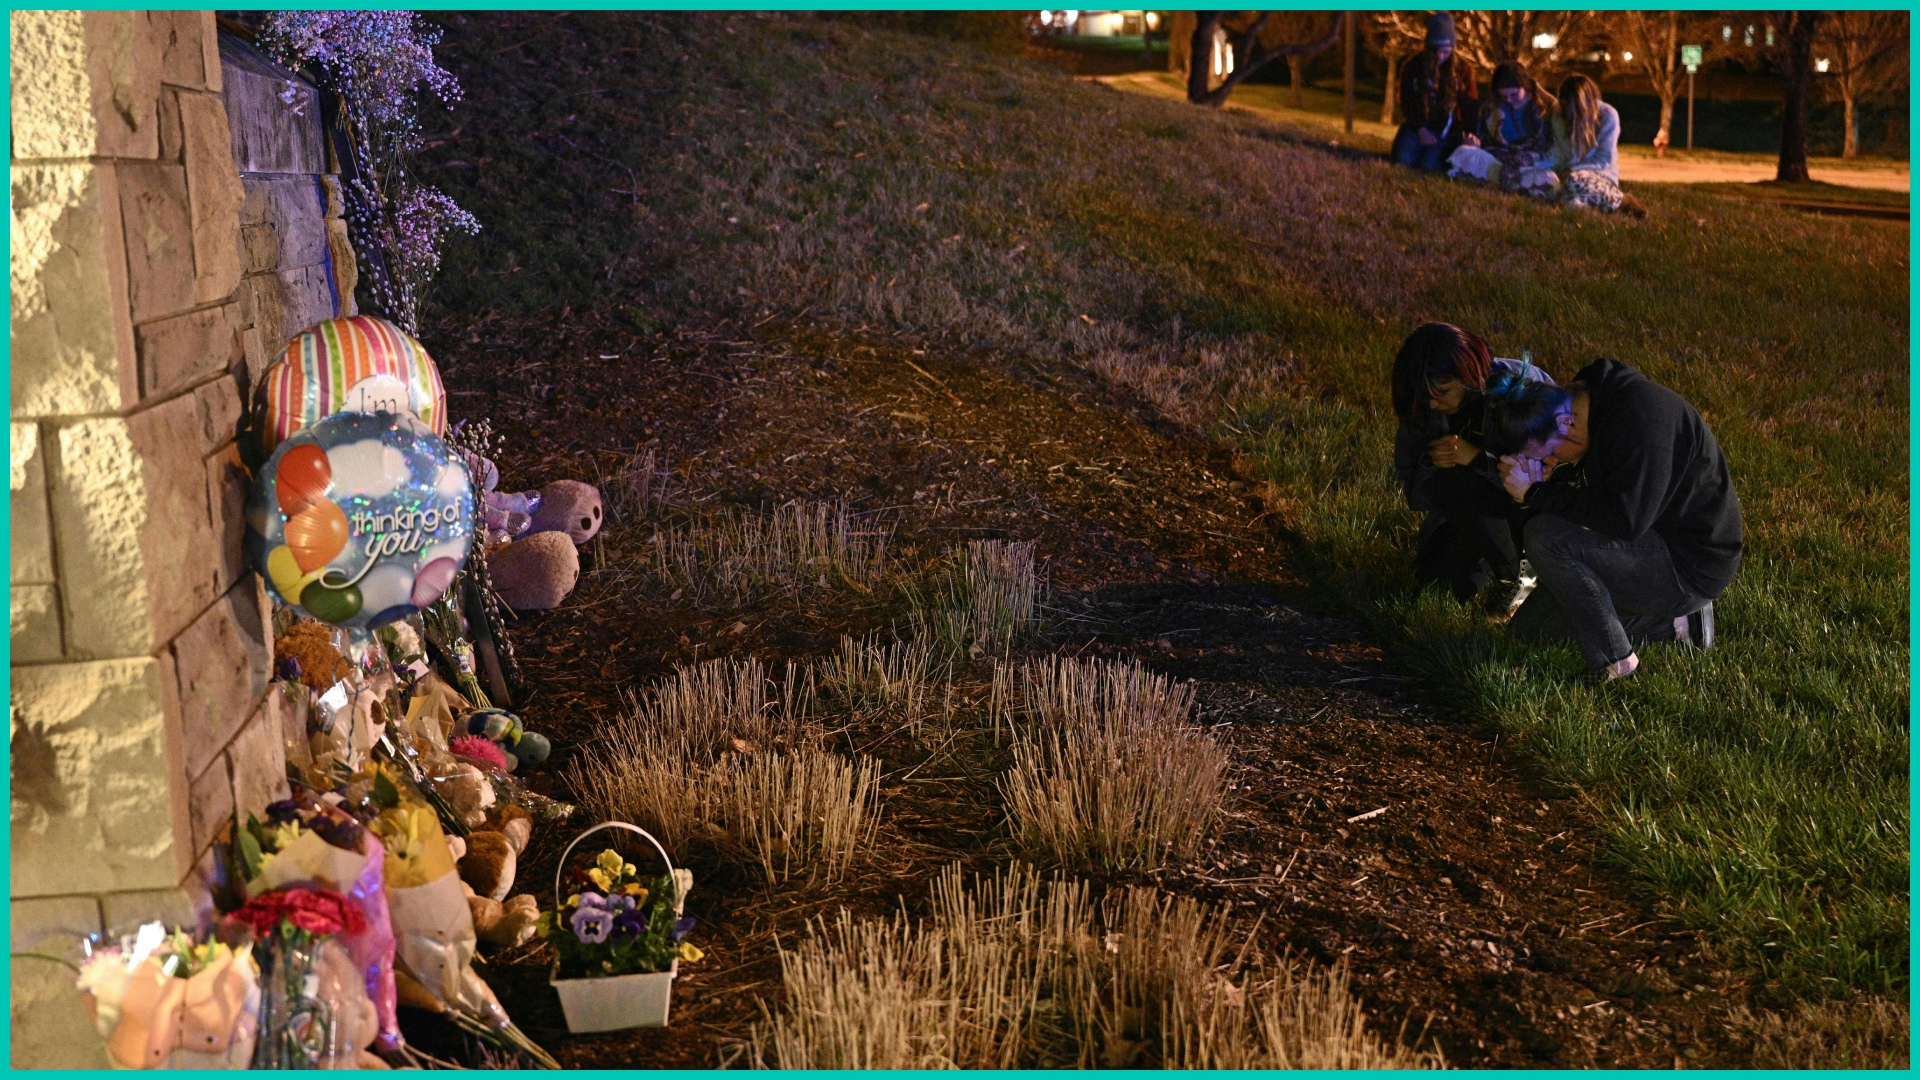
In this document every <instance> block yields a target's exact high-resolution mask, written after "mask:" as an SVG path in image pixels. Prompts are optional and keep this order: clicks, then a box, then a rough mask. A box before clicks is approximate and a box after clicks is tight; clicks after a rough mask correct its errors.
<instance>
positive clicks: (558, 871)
mask: <svg viewBox="0 0 1920 1080" xmlns="http://www.w3.org/2000/svg"><path fill="white" fill-rule="evenodd" d="M601 829H625V830H627V831H628V832H634V833H639V834H640V835H641V836H643V837H645V838H646V841H647V843H649V844H652V845H653V850H655V851H657V852H659V853H660V861H661V862H664V863H666V864H667V876H668V877H672V876H673V860H672V859H671V858H669V857H668V856H667V849H666V848H663V847H661V846H660V841H658V840H655V839H654V838H653V834H652V833H650V832H648V831H647V830H645V829H643V828H641V827H640V826H638V825H629V824H627V823H626V822H624V821H603V822H601V823H600V824H598V825H595V826H594V827H593V828H591V829H588V830H587V831H586V832H583V833H581V834H580V835H579V836H576V837H574V838H573V843H571V844H568V845H567V850H565V851H563V852H561V853H560V865H559V866H557V867H555V868H554V871H553V910H555V911H559V910H560V908H561V905H562V903H563V901H562V898H561V896H560V882H561V880H562V879H563V878H564V877H565V876H566V873H567V859H568V858H570V857H571V856H572V855H573V849H574V848H576V847H579V846H580V841H582V840H585V839H586V838H587V837H589V836H592V835H593V834H594V833H597V832H599V831H600V830H601Z"/></svg>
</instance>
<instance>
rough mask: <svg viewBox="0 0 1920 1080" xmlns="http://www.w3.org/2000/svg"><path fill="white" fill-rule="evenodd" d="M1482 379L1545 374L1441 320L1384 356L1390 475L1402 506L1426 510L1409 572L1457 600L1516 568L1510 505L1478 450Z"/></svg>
mask: <svg viewBox="0 0 1920 1080" xmlns="http://www.w3.org/2000/svg"><path fill="white" fill-rule="evenodd" d="M1490 377H1491V378H1495V379H1500V380H1504V379H1509V378H1515V379H1521V380H1545V381H1549V382H1550V381H1551V380H1549V379H1547V374H1546V372H1544V371H1541V370H1540V369H1539V368H1536V367H1533V366H1532V365H1530V364H1523V363H1522V362H1520V361H1517V360H1506V359H1496V358H1495V357H1494V355H1493V349H1492V347H1491V346H1489V345H1488V344H1487V342H1486V339H1485V338H1482V337H1481V336H1480V335H1478V334H1475V333H1472V332H1470V331H1467V330H1462V329H1461V328H1459V327H1457V326H1454V325H1452V324H1450V323H1439V322H1435V323H1428V324H1426V325H1425V326H1422V327H1420V328H1419V329H1417V330H1415V331H1414V332H1413V333H1412V334H1410V335H1408V336H1407V340H1406V341H1405V342H1404V343H1403V344H1402V345H1401V346H1400V352H1399V355H1397V356H1395V357H1394V361H1393V411H1394V414H1395V415H1396V416H1398V417H1399V419H1400V428H1399V431H1398V432H1397V433H1396V434H1395V436H1394V443H1393V469H1394V474H1395V475H1396V476H1397V477H1398V478H1399V481H1400V484H1401V486H1402V489H1403V490H1404V491H1405V493H1406V498H1407V506H1408V507H1409V508H1410V509H1413V510H1419V511H1424V512H1425V513H1426V518H1425V520H1424V521H1423V522H1422V523H1421V525H1420V537H1419V540H1418V542H1417V543H1416V546H1415V556H1414V578H1415V579H1416V580H1418V581H1419V582H1421V583H1422V584H1425V583H1427V582H1431V581H1440V582H1444V583H1445V584H1446V585H1447V586H1448V587H1449V588H1450V589H1451V590H1452V591H1453V594H1454V596H1455V597H1456V598H1458V599H1459V600H1460V602H1462V603H1465V602H1467V601H1469V600H1471V599H1473V597H1474V595H1475V594H1476V593H1478V592H1479V591H1480V589H1481V588H1482V587H1484V586H1485V585H1486V584H1487V583H1488V582H1490V581H1496V580H1497V581H1501V582H1513V581H1516V580H1517V579H1518V573H1519V555H1518V553H1517V551H1516V549H1515V547H1514V542H1513V531H1512V528H1511V526H1510V525H1509V524H1508V517H1509V515H1510V513H1511V506H1510V502H1509V500H1508V499H1507V497H1506V495H1505V494H1504V493H1503V492H1502V491H1501V489H1500V476H1499V473H1498V471H1497V465H1496V463H1495V461H1494V459H1493V458H1492V457H1491V456H1489V455H1488V454H1485V453H1483V452H1482V451H1481V441H1482V438H1483V436H1482V434H1481V419H1482V414H1483V410H1484V407H1485V397H1484V391H1485V390H1486V387H1487V381H1488V379H1489V378H1490Z"/></svg>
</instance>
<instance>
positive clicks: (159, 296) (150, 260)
mask: <svg viewBox="0 0 1920 1080" xmlns="http://www.w3.org/2000/svg"><path fill="white" fill-rule="evenodd" d="M118 175H119V180H120V218H121V227H122V230H123V233H124V235H125V237H126V244H127V294H128V297H129V299H130V300H131V301H132V303H133V321H134V322H136V323H141V322H149V321H151V320H153V319H158V318H163V317H165V316H168V315H177V314H179V313H180V312H182V311H185V310H187V309H188V308H191V307H193V306H194V305H195V303H196V298H195V295H194V272H193V218H192V215H191V213H190V212H189V210H188V207H187V170H186V167H185V166H184V165H166V164H161V163H159V162H145V161H140V162H123V163H122V164H121V165H120V167H119V169H118Z"/></svg>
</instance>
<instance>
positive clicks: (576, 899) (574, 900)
mask: <svg viewBox="0 0 1920 1080" xmlns="http://www.w3.org/2000/svg"><path fill="white" fill-rule="evenodd" d="M567 906H568V907H579V906H580V894H579V893H574V894H573V895H572V896H569V897H567Z"/></svg>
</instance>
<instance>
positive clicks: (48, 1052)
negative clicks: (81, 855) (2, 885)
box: [8, 896, 107, 1069]
mask: <svg viewBox="0 0 1920 1080" xmlns="http://www.w3.org/2000/svg"><path fill="white" fill-rule="evenodd" d="M8 921H9V923H10V924H11V925H10V927H9V929H10V931H11V937H12V942H13V947H12V950H11V951H12V952H13V953H14V954H15V955H14V957H13V961H12V964H11V969H12V970H11V973H10V980H9V982H10V988H9V994H8V1003H9V1012H10V1013H11V1016H10V1020H11V1025H12V1032H11V1034H12V1039H11V1040H10V1044H11V1045H10V1049H11V1054H10V1062H9V1063H10V1064H11V1065H12V1067H13V1068H16V1069H105V1068H106V1067H107V1053H106V1045H105V1043H104V1042H103V1040H102V1039H101V1038H100V1033H99V1032H98V1031H97V1030H95V1028H94V1026H93V1021H92V1018H91V1017H90V1016H89V1015H88V1014H87V1010H86V1006H85V1005H84V1004H82V1002H81V999H80V994H79V992H78V991H76V990H75V989H74V987H73V972H72V971H71V970H70V969H68V968H67V967H66V966H65V965H64V964H61V963H59V962H58V960H55V959H48V958H49V957H57V958H59V959H69V958H74V957H77V956H79V955H80V942H81V941H82V940H83V939H85V938H86V936H87V935H89V934H97V933H100V932H101V920H100V905H99V903H98V902H97V901H95V900H94V898H93V897H91V896H49V897H42V898H37V899H29V900H15V901H13V903H12V905H11V909H10V911H9V920H8ZM22 953H35V954H37V955H35V956H23V955H20V954H22Z"/></svg>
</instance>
